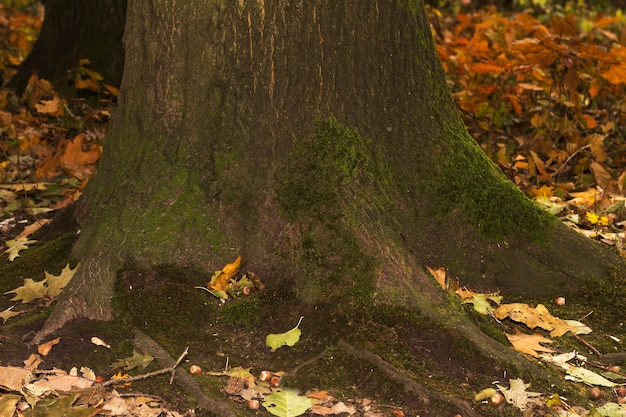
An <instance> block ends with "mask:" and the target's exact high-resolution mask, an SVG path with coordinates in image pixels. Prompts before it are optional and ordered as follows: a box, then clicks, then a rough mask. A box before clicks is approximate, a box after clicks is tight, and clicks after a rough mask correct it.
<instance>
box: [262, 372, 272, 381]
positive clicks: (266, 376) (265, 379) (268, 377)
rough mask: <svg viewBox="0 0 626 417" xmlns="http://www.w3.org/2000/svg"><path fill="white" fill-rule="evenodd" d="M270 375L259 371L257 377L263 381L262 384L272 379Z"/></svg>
mask: <svg viewBox="0 0 626 417" xmlns="http://www.w3.org/2000/svg"><path fill="white" fill-rule="evenodd" d="M272 376H273V375H272V373H271V372H270V371H261V374H260V375H259V380H261V381H263V382H268V381H269V380H270V379H272Z"/></svg>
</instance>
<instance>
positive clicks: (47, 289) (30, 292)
mask: <svg viewBox="0 0 626 417" xmlns="http://www.w3.org/2000/svg"><path fill="white" fill-rule="evenodd" d="M79 265H80V264H77V265H76V268H74V269H70V264H67V265H66V266H65V268H63V270H62V271H61V274H60V275H58V276H55V275H51V274H49V273H48V272H44V274H45V276H46V278H44V279H42V280H41V281H34V280H32V279H31V278H26V279H25V280H24V285H22V286H21V287H18V288H15V289H14V290H11V291H7V292H5V294H11V293H15V297H13V298H12V299H11V301H18V300H22V303H30V302H31V301H34V300H37V299H40V298H49V299H54V298H56V297H58V296H59V294H60V293H61V290H63V288H65V286H66V285H67V283H68V282H69V281H70V280H71V279H72V277H73V276H74V273H76V270H77V269H78V267H79Z"/></svg>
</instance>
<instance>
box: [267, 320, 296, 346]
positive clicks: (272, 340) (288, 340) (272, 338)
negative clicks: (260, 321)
mask: <svg viewBox="0 0 626 417" xmlns="http://www.w3.org/2000/svg"><path fill="white" fill-rule="evenodd" d="M303 318H304V317H300V320H298V324H296V327H294V328H293V329H291V330H289V331H288V332H285V333H276V334H268V335H267V337H266V338H265V344H266V345H267V346H268V347H270V348H272V349H274V350H276V349H278V348H281V347H283V346H293V345H295V344H296V343H298V340H300V335H301V334H302V332H301V331H300V329H299V328H298V327H299V326H300V323H302V319H303Z"/></svg>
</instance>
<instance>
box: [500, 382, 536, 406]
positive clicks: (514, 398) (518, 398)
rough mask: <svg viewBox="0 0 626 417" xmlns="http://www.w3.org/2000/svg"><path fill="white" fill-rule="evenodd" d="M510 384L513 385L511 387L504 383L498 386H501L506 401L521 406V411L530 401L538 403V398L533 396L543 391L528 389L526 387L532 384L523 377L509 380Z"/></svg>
mask: <svg viewBox="0 0 626 417" xmlns="http://www.w3.org/2000/svg"><path fill="white" fill-rule="evenodd" d="M509 384H510V385H511V387H510V388H509V389H507V388H505V387H503V386H502V385H498V388H500V391H501V392H502V395H504V398H505V399H506V402H507V403H509V404H511V405H513V406H515V407H517V408H519V409H520V410H521V411H524V410H526V409H527V408H528V405H529V403H536V402H537V401H538V399H534V400H533V398H534V397H539V396H540V395H541V393H538V392H529V391H526V388H528V387H529V386H530V384H524V381H523V380H522V379H519V378H517V379H511V380H509Z"/></svg>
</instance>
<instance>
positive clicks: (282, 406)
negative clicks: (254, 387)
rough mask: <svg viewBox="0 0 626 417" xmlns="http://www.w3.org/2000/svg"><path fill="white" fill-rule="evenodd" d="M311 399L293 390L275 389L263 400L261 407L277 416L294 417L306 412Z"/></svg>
mask: <svg viewBox="0 0 626 417" xmlns="http://www.w3.org/2000/svg"><path fill="white" fill-rule="evenodd" d="M312 405H313V401H312V400H311V399H310V398H307V397H304V396H302V395H298V393H297V392H296V391H295V390H281V389H279V390H276V391H274V392H273V393H271V394H270V395H268V396H267V397H265V399H264V400H263V407H265V409H266V410H267V411H268V412H269V413H270V414H273V415H275V416H279V417H296V416H299V415H302V414H304V413H306V411H307V410H308V409H309V408H311V406H312Z"/></svg>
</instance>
